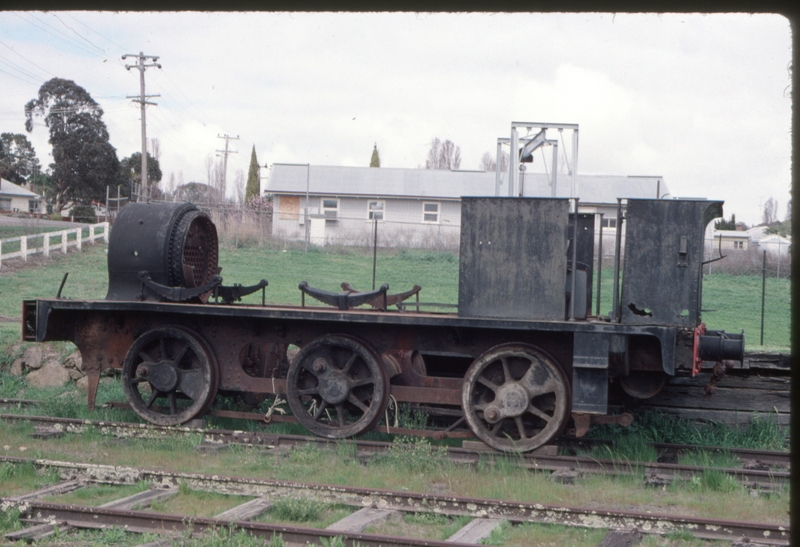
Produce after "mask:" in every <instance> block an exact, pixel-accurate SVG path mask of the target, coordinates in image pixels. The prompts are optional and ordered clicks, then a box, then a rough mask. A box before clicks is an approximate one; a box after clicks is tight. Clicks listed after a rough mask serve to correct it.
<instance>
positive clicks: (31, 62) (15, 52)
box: [0, 40, 55, 78]
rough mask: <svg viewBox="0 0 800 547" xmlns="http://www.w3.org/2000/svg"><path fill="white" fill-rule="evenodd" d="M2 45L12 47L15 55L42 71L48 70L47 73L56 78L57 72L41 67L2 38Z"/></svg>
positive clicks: (0, 41) (0, 43) (0, 42)
mask: <svg viewBox="0 0 800 547" xmlns="http://www.w3.org/2000/svg"><path fill="white" fill-rule="evenodd" d="M0 45H2V46H4V47H7V48H8V49H10V50H11V51H12V52H13V53H14V55H17V56H19V57H21V58H22V59H25V61H27V62H29V63H30V64H32V65H33V66H35V67H36V68H38V69H39V70H41V71H42V72H46V73H47V74H49V75H50V76H53V77H54V78H55V74H53V73H52V72H50V71H48V70H47V69H44V68H42V67H40V66H39V65H37V64H36V63H34V62H33V61H31V60H30V59H28V58H27V57H25V56H24V55H22V54H21V53H19V52H18V51H16V50H15V49H14V48H13V47H11V46H9V45H8V44H6V43H4V42H3V41H2V40H0Z"/></svg>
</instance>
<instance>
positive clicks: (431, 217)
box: [422, 203, 439, 224]
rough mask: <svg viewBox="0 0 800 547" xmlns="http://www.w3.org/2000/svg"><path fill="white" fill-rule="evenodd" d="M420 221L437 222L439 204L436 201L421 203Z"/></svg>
mask: <svg viewBox="0 0 800 547" xmlns="http://www.w3.org/2000/svg"><path fill="white" fill-rule="evenodd" d="M422 222H426V223H430V224H438V223H439V204H438V203H423V204H422Z"/></svg>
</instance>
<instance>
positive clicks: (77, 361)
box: [64, 350, 83, 371]
mask: <svg viewBox="0 0 800 547" xmlns="http://www.w3.org/2000/svg"><path fill="white" fill-rule="evenodd" d="M64 366H65V367H66V368H71V369H73V370H78V371H79V370H81V367H82V366H83V360H82V359H81V352H79V351H78V350H75V351H73V352H72V353H70V354H69V355H67V358H66V359H64Z"/></svg>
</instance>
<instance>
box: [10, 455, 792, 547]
mask: <svg viewBox="0 0 800 547" xmlns="http://www.w3.org/2000/svg"><path fill="white" fill-rule="evenodd" d="M0 461H3V462H10V463H30V464H32V465H35V466H39V467H52V468H59V469H63V470H65V471H71V472H72V473H73V474H79V475H83V476H84V477H85V479H86V480H90V481H95V482H101V483H110V484H130V483H134V482H137V481H140V480H144V481H148V482H151V483H154V484H158V485H161V486H174V485H176V484H179V483H180V482H183V483H185V484H186V485H187V486H188V487H189V488H193V489H198V490H204V491H208V492H218V493H222V494H238V495H251V496H271V497H282V496H288V497H294V498H306V499H313V500H316V501H321V502H327V503H339V504H344V505H350V506H355V507H377V508H379V509H387V510H397V511H406V512H433V513H439V514H443V515H448V516H471V517H491V518H503V519H506V520H508V521H510V522H537V523H543V524H560V525H566V526H580V527H586V528H609V529H614V530H619V529H635V530H639V531H640V532H642V533H646V534H668V533H671V532H680V531H686V532H689V533H691V534H692V535H693V536H694V537H697V538H702V539H714V540H728V541H730V540H734V539H737V538H744V537H746V538H751V539H752V540H753V541H758V542H759V543H764V544H769V545H788V544H789V539H790V538H789V526H788V525H786V526H782V525H778V524H763V523H753V522H738V521H728V520H717V519H706V518H699V517H693V516H685V515H670V514H653V513H637V512H633V511H608V510H600V509H596V508H583V507H569V506H558V505H545V504H540V503H530V502H517V501H503V500H492V499H485V498H467V497H456V496H436V495H429V494H425V493H417V492H402V491H394V490H384V489H369V488H353V487H345V486H335V485H325V484H313V483H299V482H293V481H280V480H270V479H257V478H248V477H225V476H221V475H208V474H200V473H185V472H169V471H161V470H150V469H138V468H133V467H125V466H112V465H93V464H85V463H72V462H62V461H55V460H44V459H28V458H16V457H10V456H0Z"/></svg>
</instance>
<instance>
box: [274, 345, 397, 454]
mask: <svg viewBox="0 0 800 547" xmlns="http://www.w3.org/2000/svg"><path fill="white" fill-rule="evenodd" d="M315 367H316V368H315ZM286 390H287V392H288V393H287V400H288V403H289V408H291V409H292V413H293V414H294V415H295V417H296V418H297V420H298V421H299V422H300V423H301V424H302V425H303V426H305V427H306V429H308V430H309V431H311V432H312V433H314V434H315V435H319V436H320V437H326V438H329V439H343V438H347V437H353V436H356V435H360V434H362V433H364V432H366V431H369V430H370V429H372V428H373V427H374V426H375V424H376V423H378V420H379V419H380V418H381V416H383V413H384V411H385V410H386V404H387V402H388V400H389V381H388V379H387V376H386V372H385V371H384V369H383V365H382V363H381V358H380V356H379V355H378V354H377V353H376V352H375V351H374V350H373V349H371V348H370V347H369V346H368V345H367V344H366V343H364V342H362V341H360V340H357V339H356V338H353V337H351V336H347V335H326V336H322V337H320V338H317V339H316V340H314V341H312V342H310V343H308V344H307V345H306V346H304V347H303V348H302V349H301V350H300V351H299V352H298V353H297V356H296V357H295V359H294V361H292V364H291V365H290V366H289V372H288V374H287V377H286Z"/></svg>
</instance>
